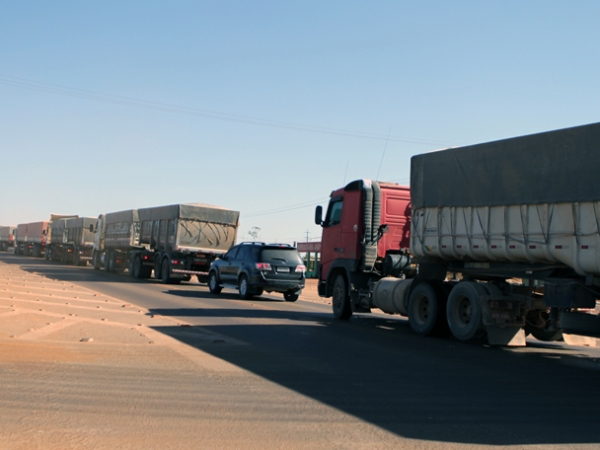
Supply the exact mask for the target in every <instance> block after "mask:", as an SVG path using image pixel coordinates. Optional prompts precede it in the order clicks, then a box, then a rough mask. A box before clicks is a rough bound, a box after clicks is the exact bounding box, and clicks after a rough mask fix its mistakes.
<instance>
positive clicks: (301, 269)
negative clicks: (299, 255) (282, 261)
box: [296, 264, 306, 273]
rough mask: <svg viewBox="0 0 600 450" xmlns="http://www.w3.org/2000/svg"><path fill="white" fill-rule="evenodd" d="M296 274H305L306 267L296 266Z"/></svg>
mask: <svg viewBox="0 0 600 450" xmlns="http://www.w3.org/2000/svg"><path fill="white" fill-rule="evenodd" d="M296 272H303V273H304V272H306V266H305V265H303V264H298V266H296Z"/></svg>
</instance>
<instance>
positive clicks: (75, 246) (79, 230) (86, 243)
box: [46, 217, 98, 266]
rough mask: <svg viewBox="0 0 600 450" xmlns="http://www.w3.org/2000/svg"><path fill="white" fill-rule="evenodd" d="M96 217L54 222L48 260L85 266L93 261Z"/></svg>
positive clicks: (47, 255)
mask: <svg viewBox="0 0 600 450" xmlns="http://www.w3.org/2000/svg"><path fill="white" fill-rule="evenodd" d="M97 220H98V219H97V218H95V217H72V218H69V219H56V220H52V222H51V226H50V230H51V231H50V240H49V244H48V245H47V250H46V259H48V260H53V261H60V262H62V263H64V264H67V263H72V264H75V265H78V266H79V265H83V266H85V265H86V264H87V263H88V261H91V260H92V251H93V247H94V231H93V230H94V228H95V226H96V222H97Z"/></svg>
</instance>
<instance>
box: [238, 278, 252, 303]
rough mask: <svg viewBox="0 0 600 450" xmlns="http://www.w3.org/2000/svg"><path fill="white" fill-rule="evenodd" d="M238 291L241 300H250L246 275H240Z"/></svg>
mask: <svg viewBox="0 0 600 450" xmlns="http://www.w3.org/2000/svg"><path fill="white" fill-rule="evenodd" d="M238 291H239V293H240V297H242V299H243V300H249V299H250V298H252V294H251V293H250V285H249V283H248V277H247V276H246V275H242V276H241V277H240V284H239V286H238Z"/></svg>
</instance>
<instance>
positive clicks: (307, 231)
mask: <svg viewBox="0 0 600 450" xmlns="http://www.w3.org/2000/svg"><path fill="white" fill-rule="evenodd" d="M306 242H308V230H306Z"/></svg>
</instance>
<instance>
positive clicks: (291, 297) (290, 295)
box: [283, 292, 299, 302]
mask: <svg viewBox="0 0 600 450" xmlns="http://www.w3.org/2000/svg"><path fill="white" fill-rule="evenodd" d="M298 297H299V295H298V294H296V293H295V292H284V293H283V298H284V299H285V301H286V302H295V301H296V300H298Z"/></svg>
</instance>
